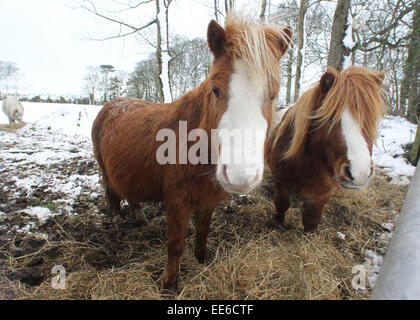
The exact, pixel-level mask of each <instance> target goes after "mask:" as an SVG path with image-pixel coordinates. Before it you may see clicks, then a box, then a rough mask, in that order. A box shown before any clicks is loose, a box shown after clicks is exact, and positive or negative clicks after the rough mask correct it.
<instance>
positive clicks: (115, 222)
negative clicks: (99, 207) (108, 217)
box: [112, 214, 124, 231]
mask: <svg viewBox="0 0 420 320" xmlns="http://www.w3.org/2000/svg"><path fill="white" fill-rule="evenodd" d="M123 221H124V219H123V218H121V216H120V215H119V214H118V215H116V216H114V217H113V218H112V224H113V225H114V228H115V230H116V231H118V230H120V228H119V225H120V223H122V222H123Z"/></svg>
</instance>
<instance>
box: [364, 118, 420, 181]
mask: <svg viewBox="0 0 420 320" xmlns="http://www.w3.org/2000/svg"><path fill="white" fill-rule="evenodd" d="M415 134H416V125H414V124H412V123H411V122H409V121H407V120H406V119H404V118H401V117H393V116H385V118H384V119H383V120H382V121H381V123H380V124H379V134H378V138H377V140H376V144H375V145H374V146H373V156H372V158H373V162H374V163H375V165H376V166H377V167H381V168H383V169H384V170H385V172H386V173H387V175H388V176H390V177H391V178H392V180H391V183H394V184H409V183H410V178H411V177H412V176H413V175H414V171H415V169H416V168H415V167H414V166H413V165H411V164H410V163H409V162H408V161H407V159H405V158H404V157H403V155H404V152H405V151H404V149H403V146H404V145H406V144H408V143H412V142H413V141H414V137H415Z"/></svg>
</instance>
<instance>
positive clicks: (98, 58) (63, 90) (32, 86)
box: [0, 0, 212, 95]
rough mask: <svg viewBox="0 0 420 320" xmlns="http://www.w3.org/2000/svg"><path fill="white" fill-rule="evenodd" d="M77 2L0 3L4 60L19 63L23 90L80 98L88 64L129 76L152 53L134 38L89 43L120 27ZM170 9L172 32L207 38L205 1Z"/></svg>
mask: <svg viewBox="0 0 420 320" xmlns="http://www.w3.org/2000/svg"><path fill="white" fill-rule="evenodd" d="M75 3H76V2H75V1H69V0H37V1H34V0H1V1H0V12H1V17H0V39H1V50H0V60H3V61H11V62H15V63H16V64H17V66H18V67H19V69H20V73H21V77H20V80H19V82H18V88H19V92H21V93H25V92H27V93H29V94H39V93H43V94H64V95H69V94H75V95H78V94H79V93H80V92H81V89H82V85H83V75H84V73H85V69H86V66H88V65H101V64H112V65H113V66H114V67H115V68H116V69H121V70H124V71H126V72H131V71H133V69H134V66H135V63H136V62H138V61H140V60H142V59H144V58H146V57H147V56H148V54H150V53H151V52H152V51H153V48H152V47H151V46H149V45H147V44H145V42H144V41H143V43H141V42H139V41H138V40H135V39H134V38H133V37H131V38H126V39H125V40H121V39H119V40H112V41H106V42H102V41H92V40H87V39H88V38H90V37H100V36H103V35H107V33H109V34H113V31H115V30H116V29H114V28H112V27H111V26H109V25H108V24H106V23H104V21H103V20H101V19H98V18H95V16H94V15H92V14H90V13H88V12H86V11H85V10H82V9H77V8H75V6H76V5H75ZM152 5H154V4H152ZM152 9H153V7H152ZM170 9H171V10H172V11H173V17H172V21H170V25H171V29H172V31H174V32H175V33H178V34H184V35H188V36H189V37H198V36H201V37H204V36H205V34H206V28H207V24H208V22H209V20H210V19H211V18H212V17H211V9H210V8H208V6H206V5H205V1H204V4H203V3H200V4H199V3H197V1H191V0H176V1H175V2H174V3H173V5H171V8H170ZM149 12H150V10H149ZM149 12H148V10H147V9H145V14H144V15H142V17H139V18H138V19H136V21H139V22H142V21H146V20H147V19H149V18H150V17H151V15H150V14H149ZM151 13H152V14H153V12H151ZM124 14H127V15H128V14H129V13H124ZM137 14H139V13H137ZM133 21H134V20H133ZM146 35H147V33H146ZM149 36H151V34H149Z"/></svg>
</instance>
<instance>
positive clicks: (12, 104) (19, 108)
mask: <svg viewBox="0 0 420 320" xmlns="http://www.w3.org/2000/svg"><path fill="white" fill-rule="evenodd" d="M3 112H4V113H5V114H6V115H7V117H8V118H9V124H12V123H15V122H23V120H22V118H23V105H22V104H21V103H20V102H19V101H18V99H17V98H16V97H15V96H8V97H6V98H4V100H3Z"/></svg>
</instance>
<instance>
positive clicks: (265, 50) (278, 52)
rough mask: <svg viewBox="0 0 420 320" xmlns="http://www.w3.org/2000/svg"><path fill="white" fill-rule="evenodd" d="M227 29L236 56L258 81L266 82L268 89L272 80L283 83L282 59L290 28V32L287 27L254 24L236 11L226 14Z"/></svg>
mask: <svg viewBox="0 0 420 320" xmlns="http://www.w3.org/2000/svg"><path fill="white" fill-rule="evenodd" d="M225 30H226V42H227V45H228V48H229V49H228V50H229V51H230V53H231V55H232V56H233V57H235V58H239V59H242V60H243V61H244V63H245V65H246V66H247V69H248V72H249V75H250V78H251V79H252V81H253V82H254V83H255V84H259V85H261V83H264V84H265V89H267V87H268V86H269V85H270V81H273V80H275V81H277V82H278V83H280V80H281V72H280V69H281V68H280V67H281V64H280V60H281V58H282V56H283V54H284V53H285V51H286V50H287V47H288V43H290V41H291V38H290V35H291V31H290V30H289V31H290V35H289V34H287V33H286V32H285V31H284V27H283V28H282V27H280V26H268V25H265V24H263V23H258V24H251V22H250V20H249V19H245V18H241V17H238V16H235V15H233V14H229V15H228V16H227V18H226V21H225ZM279 39H281V40H282V42H283V45H282V44H281V43H280V41H279ZM267 79H268V81H267Z"/></svg>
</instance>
